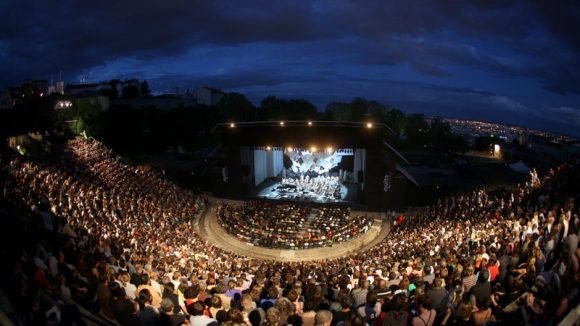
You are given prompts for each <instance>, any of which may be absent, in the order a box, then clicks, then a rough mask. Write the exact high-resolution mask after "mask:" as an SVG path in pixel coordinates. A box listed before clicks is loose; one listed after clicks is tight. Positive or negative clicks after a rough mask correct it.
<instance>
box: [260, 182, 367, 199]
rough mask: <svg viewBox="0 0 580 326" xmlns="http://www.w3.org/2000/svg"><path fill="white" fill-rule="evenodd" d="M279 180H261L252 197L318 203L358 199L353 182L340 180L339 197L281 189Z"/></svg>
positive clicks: (356, 188) (356, 187)
mask: <svg viewBox="0 0 580 326" xmlns="http://www.w3.org/2000/svg"><path fill="white" fill-rule="evenodd" d="M281 185H282V184H281V181H280V179H279V178H270V179H269V180H267V181H264V182H262V183H261V184H260V185H258V186H257V187H256V190H255V191H254V193H253V197H254V198H260V199H268V200H279V201H292V202H300V203H320V204H333V203H352V204H356V203H357V202H358V201H359V198H358V193H359V191H358V186H357V185H356V184H354V183H352V182H351V183H345V182H341V184H340V197H339V198H335V197H331V196H323V195H319V194H315V193H313V192H311V191H300V192H299V191H288V190H285V189H282V188H283V187H281Z"/></svg>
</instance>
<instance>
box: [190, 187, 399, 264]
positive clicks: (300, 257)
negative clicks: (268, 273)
mask: <svg viewBox="0 0 580 326" xmlns="http://www.w3.org/2000/svg"><path fill="white" fill-rule="evenodd" d="M209 201H210V205H209V206H208V207H207V208H206V210H205V213H204V214H203V215H202V216H201V217H200V219H199V220H198V221H197V223H196V224H195V226H196V231H197V232H198V234H199V235H200V236H201V237H202V238H204V239H205V240H207V241H209V242H211V243H213V244H214V245H216V246H218V247H220V248H222V249H225V250H228V251H231V252H235V253H237V254H241V255H245V256H248V257H253V258H258V259H265V260H274V261H308V260H323V259H332V258H338V257H343V256H348V255H351V254H354V253H357V252H360V251H365V250H367V249H369V248H371V247H373V246H375V245H376V244H378V243H379V242H381V241H382V240H383V239H384V238H385V237H386V236H387V235H388V234H389V230H390V228H389V223H387V222H386V221H383V220H382V219H381V218H380V215H379V213H366V212H356V211H353V214H360V215H364V214H365V213H366V214H368V215H371V216H374V217H375V220H374V222H373V224H372V226H371V228H370V230H368V231H367V232H366V233H365V234H363V235H361V236H359V237H356V238H355V239H352V240H349V241H345V242H341V243H338V244H335V245H333V246H331V247H321V248H312V249H301V250H285V249H268V248H263V247H257V246H254V245H251V244H248V243H246V242H244V241H241V240H239V239H237V238H236V237H234V236H232V235H231V234H229V233H227V232H226V231H225V230H224V229H223V228H222V227H221V226H220V225H219V223H218V220H217V216H216V214H215V207H216V206H217V205H219V203H222V202H225V203H228V204H232V205H241V204H243V202H240V201H232V200H222V199H219V198H210V199H209Z"/></svg>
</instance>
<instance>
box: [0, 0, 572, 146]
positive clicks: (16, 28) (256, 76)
mask: <svg viewBox="0 0 580 326" xmlns="http://www.w3.org/2000/svg"><path fill="white" fill-rule="evenodd" d="M0 12H2V13H3V15H4V17H3V19H2V20H0V71H2V72H3V74H1V76H0V85H3V86H8V85H18V84H19V83H21V82H22V81H23V80H24V79H25V78H33V79H49V78H50V77H51V76H54V77H56V76H57V75H58V72H59V71H60V70H62V71H63V73H64V76H65V79H66V81H67V82H78V80H80V78H82V77H83V76H89V75H90V74H92V76H93V79H95V80H105V79H112V78H139V79H146V80H148V81H149V83H150V85H151V87H152V89H153V91H154V92H156V93H162V92H174V90H175V88H176V87H179V88H180V89H181V90H184V89H192V88H195V87H197V86H201V85H208V86H213V87H219V88H222V89H224V90H226V91H236V92H241V93H243V94H245V95H246V96H248V98H250V99H251V100H252V101H253V102H254V103H256V104H259V101H260V100H261V99H262V98H264V97H265V96H268V95H276V96H280V97H285V98H305V99H308V100H310V101H312V102H313V103H314V104H316V105H317V106H318V107H319V108H320V109H324V107H325V105H326V104H327V103H328V102H330V101H350V100H352V99H353V98H355V97H365V98H367V99H373V100H378V101H381V102H383V103H385V104H389V105H392V106H395V107H397V108H399V109H401V110H402V111H404V112H407V113H410V112H423V113H426V114H428V115H440V116H449V117H459V118H470V119H478V120H486V121H496V122H503V123H507V124H518V125H524V126H529V127H534V128H541V129H547V130H551V131H555V132H560V133H565V134H570V135H574V136H580V73H579V72H580V33H578V31H579V30H580V5H578V4H576V2H574V1H558V2H550V1H545V2H540V1H536V2H528V1H509V0H502V1H500V0H487V1H459V0H450V1H423V0H416V1H354V0H353V1H346V0H324V1H285V2H282V1H265V0H264V1H244V2H241V1H239V2H237V1H186V0H172V1H151V0H145V1H134V0H128V1H112V0H104V1H100V2H93V1H86V0H80V1H73V0H63V1H60V2H58V3H51V2H47V1H39V0H36V1H28V0H25V1H17V0H7V1H3V2H2V3H0Z"/></svg>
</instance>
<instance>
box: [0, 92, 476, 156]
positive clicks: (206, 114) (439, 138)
mask: <svg viewBox="0 0 580 326" xmlns="http://www.w3.org/2000/svg"><path fill="white" fill-rule="evenodd" d="M141 85H142V86H143V93H146V94H147V95H149V91H148V85H147V84H146V83H141ZM127 93H129V94H131V91H130V90H129V91H128V92H127ZM62 98H63V97H62V96H60V95H53V96H45V97H38V96H30V97H28V96H26V97H25V98H24V99H23V101H22V102H21V103H20V104H19V105H18V107H16V108H14V109H12V110H4V111H0V121H2V122H3V123H1V124H2V126H0V129H3V130H4V131H5V133H4V135H3V136H6V133H13V134H14V133H22V132H28V131H43V130H44V131H45V132H46V131H60V132H68V133H73V134H84V135H88V136H94V137H96V138H98V139H101V140H103V141H105V142H106V143H107V144H109V145H110V146H112V147H113V148H115V149H116V150H119V151H120V152H132V151H135V152H138V151H163V150H166V149H167V148H168V147H172V146H173V147H176V146H178V145H179V146H182V147H184V148H185V149H194V148H197V147H200V146H207V145H211V144H215V143H217V142H219V139H218V138H219V135H215V134H211V133H210V131H211V129H212V128H213V127H214V126H215V125H216V124H218V123H222V122H241V121H280V120H322V121H350V122H373V123H384V124H386V125H387V126H388V127H389V128H390V129H391V130H392V132H387V133H386V134H385V138H386V139H387V140H388V141H389V142H390V143H391V144H394V145H395V146H397V147H398V148H400V149H410V150H412V149H425V148H430V149H435V150H438V151H443V152H465V151H466V150H467V148H468V146H467V143H466V142H465V140H464V139H463V138H462V137H460V136H458V135H455V134H454V133H453V132H452V130H451V128H450V126H449V124H447V123H446V122H445V121H444V120H442V119H440V118H434V119H429V118H426V117H425V116H424V115H423V114H404V113H403V112H402V111H401V110H399V109H397V108H395V107H392V106H389V105H386V104H383V103H380V102H378V101H373V100H367V99H365V98H360V97H359V98H355V99H353V100H352V101H351V102H330V103H328V105H326V107H325V108H324V109H323V110H318V109H317V107H316V106H315V105H313V104H312V103H311V102H309V101H308V100H305V99H283V98H279V97H275V96H267V97H265V98H264V99H263V100H262V101H261V102H260V103H259V105H257V106H256V105H254V104H253V103H252V102H251V101H249V100H248V99H247V98H246V96H244V95H243V94H240V93H235V92H230V93H227V94H225V96H223V98H222V99H221V100H220V101H219V103H218V104H217V105H216V106H204V105H198V106H197V107H195V108H186V107H178V108H174V109H172V110H157V109H156V108H155V107H150V108H139V109H136V108H132V107H130V106H112V107H111V108H110V109H109V110H106V111H101V110H100V109H99V108H98V107H97V106H96V105H95V104H94V103H91V102H90V101H83V100H82V99H79V100H76V101H75V102H74V105H73V106H72V107H71V108H70V109H67V110H58V109H55V104H56V102H57V101H59V100H62ZM5 124H6V126H4V125H5ZM5 127H6V128H5Z"/></svg>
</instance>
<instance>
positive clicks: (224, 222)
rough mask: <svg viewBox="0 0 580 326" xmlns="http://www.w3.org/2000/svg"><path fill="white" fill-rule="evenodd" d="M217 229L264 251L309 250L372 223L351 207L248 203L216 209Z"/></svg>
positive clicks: (349, 236)
mask: <svg viewBox="0 0 580 326" xmlns="http://www.w3.org/2000/svg"><path fill="white" fill-rule="evenodd" d="M216 215H217V217H218V221H219V223H220V225H221V226H222V227H223V228H224V229H225V230H226V231H227V232H228V233H230V234H232V235H234V236H236V237H237V238H238V239H240V240H242V241H244V242H247V243H249V244H252V245H256V246H261V247H267V248H285V249H308V248H316V247H324V246H331V245H333V244H335V243H340V242H343V241H347V240H350V239H352V238H354V237H357V236H359V235H361V234H364V233H365V232H366V231H368V230H369V228H370V227H371V225H372V223H373V219H372V218H370V217H368V216H366V215H364V216H363V215H354V214H351V211H350V207H321V208H318V209H315V208H312V207H309V206H304V205H297V204H286V205H274V204H272V203H270V202H265V201H250V202H247V203H246V204H245V205H240V206H233V205H229V204H221V205H219V206H218V207H217V208H216Z"/></svg>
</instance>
